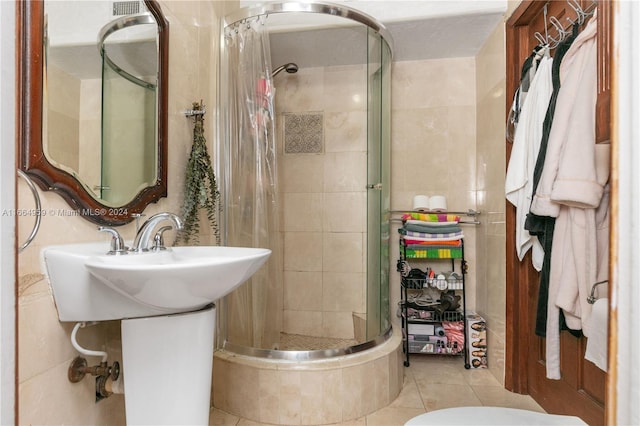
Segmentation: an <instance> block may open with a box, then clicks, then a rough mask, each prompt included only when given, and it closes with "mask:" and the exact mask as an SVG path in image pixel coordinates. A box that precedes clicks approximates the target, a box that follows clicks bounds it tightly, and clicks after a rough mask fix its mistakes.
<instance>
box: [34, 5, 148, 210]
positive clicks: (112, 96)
mask: <svg viewBox="0 0 640 426" xmlns="http://www.w3.org/2000/svg"><path fill="white" fill-rule="evenodd" d="M44 34H45V46H44V48H45V49H44V52H45V61H44V64H45V65H44V79H43V80H44V81H43V83H44V85H43V91H44V93H43V127H42V130H43V135H42V140H43V148H44V155H45V156H46V157H47V159H48V160H49V161H50V162H51V163H52V164H53V165H54V166H55V167H58V168H60V169H62V170H65V171H67V172H68V173H70V174H72V175H73V176H74V177H75V178H76V179H77V180H78V181H79V182H80V183H81V184H82V185H83V186H84V187H85V189H86V191H87V192H88V193H89V194H90V195H91V196H92V197H93V198H94V199H96V200H98V201H99V202H100V203H101V204H103V205H106V206H114V207H115V206H123V205H125V204H127V203H129V202H131V201H132V200H133V199H134V198H135V197H136V195H137V194H139V193H140V191H142V190H143V189H144V188H146V187H150V186H153V185H155V183H156V181H157V179H158V134H157V129H158V125H157V117H158V102H157V100H158V96H157V83H158V26H157V25H156V22H155V20H154V19H153V17H152V16H151V15H150V14H149V13H148V12H147V11H146V8H145V6H144V3H143V2H138V1H136V2H110V1H82V2H78V1H47V2H45V33H44Z"/></svg>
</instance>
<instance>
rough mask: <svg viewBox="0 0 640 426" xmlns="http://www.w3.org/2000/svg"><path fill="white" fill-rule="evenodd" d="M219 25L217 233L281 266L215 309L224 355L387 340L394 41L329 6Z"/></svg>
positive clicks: (297, 7) (304, 353)
mask: <svg viewBox="0 0 640 426" xmlns="http://www.w3.org/2000/svg"><path fill="white" fill-rule="evenodd" d="M223 26H224V33H223V35H222V48H221V51H222V57H221V61H220V66H221V69H220V82H219V83H220V84H219V87H220V100H219V105H221V112H220V119H221V122H220V126H219V143H218V144H217V148H216V150H217V155H216V158H217V165H216V167H217V170H218V172H219V174H220V181H221V182H222V185H221V186H222V188H221V192H222V205H223V215H222V220H221V224H222V226H221V235H222V238H223V242H224V244H225V245H229V246H247V247H264V248H269V249H271V250H272V255H271V258H270V259H269V261H268V263H267V265H266V266H265V267H263V268H262V269H261V271H259V272H258V273H257V274H256V275H254V276H253V277H252V278H251V279H250V280H249V281H248V282H247V283H246V284H244V285H243V286H242V287H241V288H239V289H238V290H236V291H235V292H233V293H232V294H230V295H229V296H228V297H226V298H225V299H224V300H223V301H221V303H220V304H219V312H220V318H219V321H218V322H219V328H218V330H217V339H218V340H217V346H218V347H219V348H222V349H223V350H226V351H228V352H229V353H235V354H244V355H251V356H256V357H263V358H269V359H285V360H292V359H294V360H300V359H326V358H331V357H334V356H338V355H345V354H352V353H357V352H359V351H362V350H365V349H368V348H372V347H375V346H377V345H379V344H382V343H384V342H385V341H387V340H388V339H389V337H390V335H391V334H392V332H391V322H390V312H389V310H390V309H389V247H388V241H389V205H390V194H389V188H390V171H389V168H390V101H391V100H390V65H391V55H392V41H391V38H390V36H389V34H388V32H387V30H386V29H385V28H384V26H382V25H381V24H380V23H378V22H377V21H375V20H374V19H373V18H371V17H369V16H366V15H364V14H362V13H360V12H358V11H356V10H353V9H351V8H348V7H344V6H338V5H333V4H329V3H324V2H309V3H307V2H304V3H303V2H300V3H298V2H286V3H268V4H265V5H262V6H258V7H255V8H246V9H241V10H239V11H237V12H236V13H234V14H232V15H231V16H228V17H226V18H225V22H224V25H223ZM281 71H286V72H281Z"/></svg>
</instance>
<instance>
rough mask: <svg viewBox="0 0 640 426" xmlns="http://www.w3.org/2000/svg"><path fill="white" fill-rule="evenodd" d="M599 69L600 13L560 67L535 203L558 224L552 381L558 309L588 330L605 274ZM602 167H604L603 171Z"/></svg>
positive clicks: (549, 341) (550, 323) (550, 319)
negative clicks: (591, 298)
mask: <svg viewBox="0 0 640 426" xmlns="http://www.w3.org/2000/svg"><path fill="white" fill-rule="evenodd" d="M596 63H597V53H596V16H595V15H594V17H593V18H592V19H591V21H590V22H589V23H588V24H587V26H586V28H585V29H584V30H583V31H582V32H581V33H580V34H579V35H578V37H577V38H576V40H575V41H574V42H573V44H572V45H571V47H570V48H569V50H568V51H567V53H566V55H565V56H564V58H563V61H562V64H561V65H560V81H561V89H560V92H559V94H558V101H557V104H556V110H555V116H554V120H553V125H552V128H551V133H550V135H549V144H548V147H547V155H546V157H545V163H544V167H543V170H542V175H541V177H540V182H539V184H538V188H537V191H536V194H535V195H534V199H533V202H532V205H531V211H532V212H533V213H534V214H537V215H540V216H550V217H555V218H556V223H555V230H554V235H553V246H552V250H551V270H550V278H549V300H548V314H547V333H546V367H547V377H548V378H550V379H559V378H560V333H559V309H560V308H562V309H563V311H564V313H565V318H566V320H567V325H568V326H569V327H570V328H572V329H576V330H579V329H583V327H584V323H585V322H586V320H587V319H588V316H589V313H590V305H588V304H587V302H586V295H588V292H589V291H590V290H591V286H592V285H593V283H595V282H596V281H597V279H598V278H597V277H598V276H601V275H602V273H603V271H598V257H599V256H600V255H601V254H598V250H597V238H596V230H597V225H596V210H595V209H596V208H598V206H600V204H601V200H602V198H603V197H602V196H603V193H604V187H605V185H606V181H607V179H608V171H609V170H608V167H607V166H608V163H609V159H608V156H609V150H608V146H605V145H598V146H597V147H596V143H595V106H596V99H597V68H596ZM596 151H597V152H598V153H597V154H596ZM598 162H600V164H601V165H604V167H600V171H599V172H598V167H597V163H598ZM607 200H608V198H607ZM605 211H606V207H605ZM600 216H601V217H602V214H601V215H600ZM601 225H602V224H601ZM605 279H606V278H605ZM585 293H587V294H586V295H585ZM582 299H584V302H583V300H582ZM585 331H586V330H585Z"/></svg>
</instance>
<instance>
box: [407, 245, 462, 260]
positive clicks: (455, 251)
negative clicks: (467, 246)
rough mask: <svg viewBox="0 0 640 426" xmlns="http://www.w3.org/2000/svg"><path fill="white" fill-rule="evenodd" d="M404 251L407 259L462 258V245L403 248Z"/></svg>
mask: <svg viewBox="0 0 640 426" xmlns="http://www.w3.org/2000/svg"><path fill="white" fill-rule="evenodd" d="M404 253H405V257H406V258H407V259H460V258H462V247H460V248H443V249H435V248H428V249H421V250H414V249H410V248H405V251H404Z"/></svg>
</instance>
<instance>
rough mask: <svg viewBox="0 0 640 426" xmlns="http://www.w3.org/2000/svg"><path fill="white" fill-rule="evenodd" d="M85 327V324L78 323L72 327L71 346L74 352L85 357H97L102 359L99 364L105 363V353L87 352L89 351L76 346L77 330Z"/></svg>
mask: <svg viewBox="0 0 640 426" xmlns="http://www.w3.org/2000/svg"><path fill="white" fill-rule="evenodd" d="M86 326H87V324H86V323H84V322H79V323H77V324H76V325H75V326H74V327H73V331H72V332H71V344H72V345H73V347H74V348H75V350H76V351H78V352H80V353H81V354H82V355H85V356H99V357H102V360H101V362H107V353H106V352H105V351H92V350H89V349H85V348H83V347H82V346H80V345H79V344H78V341H77V340H76V335H77V334H78V330H79V329H80V328H81V327H82V328H84V327H86Z"/></svg>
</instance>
